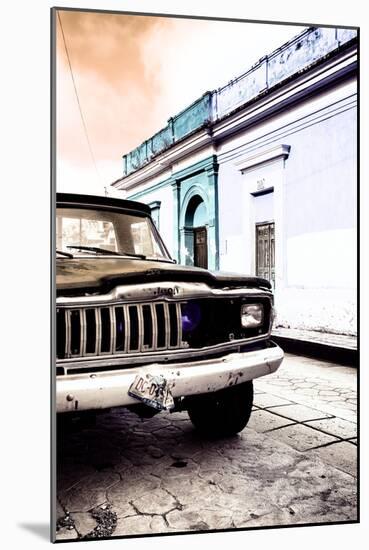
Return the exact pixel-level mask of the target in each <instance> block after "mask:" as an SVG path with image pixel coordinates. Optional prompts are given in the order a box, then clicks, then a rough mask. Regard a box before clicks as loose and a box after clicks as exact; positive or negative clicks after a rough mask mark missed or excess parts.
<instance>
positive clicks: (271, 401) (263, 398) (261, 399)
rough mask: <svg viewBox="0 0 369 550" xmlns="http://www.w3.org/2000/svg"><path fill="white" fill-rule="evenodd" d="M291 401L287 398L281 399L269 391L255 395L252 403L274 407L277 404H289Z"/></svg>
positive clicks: (264, 406)
mask: <svg viewBox="0 0 369 550" xmlns="http://www.w3.org/2000/svg"><path fill="white" fill-rule="evenodd" d="M291 404H292V401H290V400H289V399H283V398H282V397H278V396H277V395H272V394H270V393H259V394H257V395H255V398H254V405H256V406H257V407H263V408H269V407H276V406H278V405H291Z"/></svg>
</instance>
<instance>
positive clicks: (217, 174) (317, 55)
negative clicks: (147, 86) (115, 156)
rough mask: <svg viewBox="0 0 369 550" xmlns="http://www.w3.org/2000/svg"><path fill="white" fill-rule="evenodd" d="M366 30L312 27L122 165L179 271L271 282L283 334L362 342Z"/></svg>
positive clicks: (130, 194) (119, 185)
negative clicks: (359, 138) (362, 33)
mask: <svg viewBox="0 0 369 550" xmlns="http://www.w3.org/2000/svg"><path fill="white" fill-rule="evenodd" d="M356 107H357V31H356V30H353V29H335V28H312V29H308V30H306V31H304V32H303V33H301V34H300V35H299V36H297V37H296V38H294V39H293V40H292V41H290V42H289V43H287V44H285V45H283V46H282V47H281V48H279V49H278V50H276V51H275V52H273V53H272V54H270V55H268V56H266V57H265V58H263V59H261V60H260V61H259V62H258V63H257V64H256V65H255V66H254V67H252V68H251V69H250V70H249V71H247V72H246V73H245V74H243V75H241V76H240V77H238V78H237V79H235V80H234V81H232V82H230V83H229V84H227V85H226V86H224V87H223V88H220V89H219V90H216V91H214V92H207V93H206V94H204V96H202V97H201V98H199V100H198V101H196V102H195V103H193V104H192V105H190V106H189V107H188V108H187V109H185V110H184V111H182V112H181V113H179V114H178V115H176V116H175V117H173V118H171V119H170V120H169V121H168V125H167V126H166V128H164V129H163V130H161V131H160V132H158V133H157V134H156V135H155V136H152V137H151V138H149V139H148V140H147V141H145V142H144V143H143V144H141V145H140V146H139V147H137V148H136V149H135V150H134V151H131V152H130V153H128V154H127V155H125V156H124V157H123V161H124V170H123V177H122V178H121V179H119V180H118V181H116V182H114V183H113V184H112V185H113V187H114V188H115V189H117V190H120V191H122V196H124V197H126V198H131V199H134V200H139V201H142V202H145V203H146V204H149V205H150V206H151V208H152V213H153V217H154V219H155V221H156V223H157V225H158V226H159V230H160V233H161V234H162V236H163V238H164V240H165V242H166V244H167V246H168V248H169V250H170V251H171V252H172V255H173V257H175V258H176V259H177V260H178V261H179V262H180V263H184V264H194V265H199V266H204V267H208V268H209V269H213V270H218V269H220V270H222V271H233V272H242V273H249V274H256V275H260V276H263V277H265V278H267V279H269V280H271V281H272V283H273V285H274V291H275V304H276V309H277V321H276V324H277V326H282V327H291V328H300V329H309V330H319V331H328V332H333V333H337V334H356V280H357V275H356V249H357V244H356V210H357V202H356V201H357V199H356V192H357V168H356V160H357V153H356V135H357V129H356V116H357V113H356Z"/></svg>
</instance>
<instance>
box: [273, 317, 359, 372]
mask: <svg viewBox="0 0 369 550" xmlns="http://www.w3.org/2000/svg"><path fill="white" fill-rule="evenodd" d="M272 338H273V340H274V341H275V342H276V343H277V344H279V345H280V346H281V347H282V348H283V350H284V351H286V352H288V353H295V354H297V355H306V356H309V357H315V358H317V359H324V360H327V361H332V362H334V363H339V364H341V365H350V366H354V367H356V366H357V364H358V354H357V337H356V336H347V335H345V334H332V333H330V332H318V331H315V330H302V329H293V328H280V327H279V328H274V329H273V331H272Z"/></svg>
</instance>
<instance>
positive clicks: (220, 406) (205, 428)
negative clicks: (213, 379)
mask: <svg viewBox="0 0 369 550" xmlns="http://www.w3.org/2000/svg"><path fill="white" fill-rule="evenodd" d="M253 398H254V388H253V383H252V380H251V381H249V382H245V383H243V384H239V385H237V386H231V387H229V388H225V389H224V390H220V391H217V392H214V393H206V394H201V395H193V396H191V397H189V398H187V411H188V415H189V417H190V420H191V422H192V424H193V425H194V427H195V428H196V429H197V430H198V431H199V432H201V433H202V434H204V435H206V436H208V437H229V436H232V435H235V434H237V433H238V432H240V431H241V430H243V429H244V427H245V426H246V424H247V422H248V421H249V418H250V415H251V409H252V402H253Z"/></svg>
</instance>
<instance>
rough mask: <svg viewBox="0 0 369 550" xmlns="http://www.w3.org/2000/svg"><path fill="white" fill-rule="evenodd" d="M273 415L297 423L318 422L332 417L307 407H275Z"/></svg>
mask: <svg viewBox="0 0 369 550" xmlns="http://www.w3.org/2000/svg"><path fill="white" fill-rule="evenodd" d="M273 413H275V414H279V415H280V416H283V417H285V418H289V419H291V420H292V421H293V420H295V421H297V422H303V421H305V422H306V421H307V420H318V419H321V418H328V417H329V416H330V415H329V414H327V413H325V412H324V411H318V410H317V409H312V408H311V407H306V406H305V405H288V406H277V407H273Z"/></svg>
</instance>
